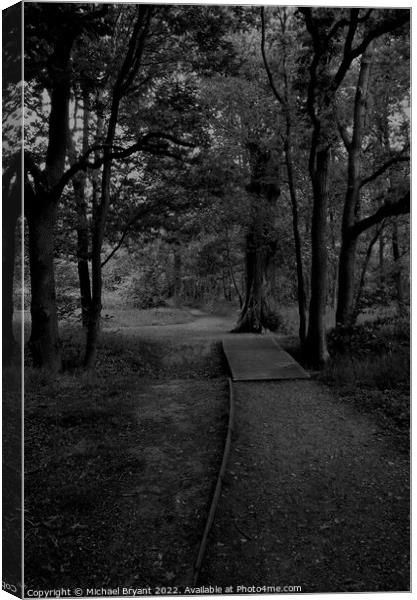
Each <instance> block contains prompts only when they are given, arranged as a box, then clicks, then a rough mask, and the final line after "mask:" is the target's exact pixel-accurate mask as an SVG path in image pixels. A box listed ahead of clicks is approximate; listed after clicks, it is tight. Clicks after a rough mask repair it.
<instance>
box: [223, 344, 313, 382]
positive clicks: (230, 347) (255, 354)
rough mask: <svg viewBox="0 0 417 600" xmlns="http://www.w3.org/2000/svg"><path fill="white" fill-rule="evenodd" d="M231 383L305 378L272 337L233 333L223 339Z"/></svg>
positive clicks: (302, 372) (305, 375) (306, 376)
mask: <svg viewBox="0 0 417 600" xmlns="http://www.w3.org/2000/svg"><path fill="white" fill-rule="evenodd" d="M223 350H224V353H225V355H226V359H227V362H228V363H229V368H230V372H231V375H232V379H233V381H260V380H268V379H270V380H271V379H272V380H277V379H308V378H309V375H308V373H307V372H306V371H305V370H304V369H303V368H302V367H301V366H300V365H299V364H298V363H297V362H296V361H295V360H294V359H293V358H292V356H290V355H289V354H288V352H285V350H283V349H282V348H281V347H280V346H279V345H278V342H277V341H276V340H275V338H274V337H272V336H265V335H250V334H234V335H233V337H227V338H224V339H223Z"/></svg>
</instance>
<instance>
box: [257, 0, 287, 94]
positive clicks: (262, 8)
mask: <svg viewBox="0 0 417 600" xmlns="http://www.w3.org/2000/svg"><path fill="white" fill-rule="evenodd" d="M261 35H262V38H261V52H262V58H263V61H264V65H265V71H266V74H267V76H268V81H269V85H270V87H271V90H272V92H273V94H274V96H275V98H276V99H277V100H278V102H279V103H280V104H281V105H282V106H285V104H286V103H285V102H284V99H283V97H282V96H281V94H280V93H279V91H278V89H277V87H276V85H275V82H274V78H273V76H272V72H271V69H270V66H269V64H268V60H267V58H266V52H265V10H264V7H263V6H261Z"/></svg>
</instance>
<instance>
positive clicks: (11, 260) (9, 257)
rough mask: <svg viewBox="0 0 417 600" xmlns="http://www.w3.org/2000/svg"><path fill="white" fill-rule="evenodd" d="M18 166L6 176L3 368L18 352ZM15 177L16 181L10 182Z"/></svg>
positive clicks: (19, 179) (4, 190)
mask: <svg viewBox="0 0 417 600" xmlns="http://www.w3.org/2000/svg"><path fill="white" fill-rule="evenodd" d="M19 171H20V169H19V166H17V169H16V170H14V169H13V172H10V173H9V174H7V173H5V175H4V176H3V210H2V216H3V222H2V232H3V240H2V248H3V255H2V285H3V296H2V298H3V302H2V324H3V366H6V365H10V364H11V362H12V357H13V354H14V351H15V349H16V346H17V344H16V340H15V338H14V334H13V282H14V266H15V238H16V224H17V220H18V217H19V215H20V212H21V173H20V172H19ZM13 175H16V182H15V183H14V184H11V183H10V180H11V179H12V176H13Z"/></svg>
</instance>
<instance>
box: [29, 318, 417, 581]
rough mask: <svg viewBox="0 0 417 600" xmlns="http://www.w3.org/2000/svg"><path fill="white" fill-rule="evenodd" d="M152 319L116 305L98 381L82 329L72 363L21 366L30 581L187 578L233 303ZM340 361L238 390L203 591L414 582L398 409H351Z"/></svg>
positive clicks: (210, 481) (212, 448) (209, 469)
mask: <svg viewBox="0 0 417 600" xmlns="http://www.w3.org/2000/svg"><path fill="white" fill-rule="evenodd" d="M110 312H111V311H109V313H110ZM146 313H147V314H143V312H141V311H136V313H135V315H134V316H135V318H133V316H132V315H126V314H124V313H123V311H119V312H118V311H116V310H114V311H113V312H112V313H111V314H109V318H108V320H107V321H106V324H105V327H104V330H103V335H102V347H101V350H100V354H99V356H100V360H99V365H98V369H97V376H96V378H95V379H91V378H86V377H85V376H84V375H83V374H82V371H81V369H80V368H79V366H78V363H79V356H80V349H81V344H82V338H81V336H80V334H79V331H78V329H76V328H74V327H72V326H71V327H67V329H66V330H63V341H64V355H65V357H66V368H67V370H66V372H65V373H64V374H63V375H61V376H59V377H58V378H56V379H55V380H51V378H50V377H48V376H47V375H46V374H39V373H36V372H34V371H32V370H31V369H27V383H26V391H27V399H26V411H25V418H26V431H25V433H26V462H25V465H26V471H27V477H26V485H25V491H26V509H27V513H26V544H27V548H28V552H27V554H26V577H27V580H28V581H27V583H28V585H29V586H30V587H32V588H37V589H49V588H52V587H61V586H64V587H66V586H68V587H71V588H75V587H79V588H84V589H85V588H87V587H102V586H104V587H117V586H120V587H129V586H133V587H144V586H147V585H149V586H151V587H152V588H153V589H154V590H156V588H157V587H158V586H160V587H165V588H169V587H171V588H175V587H177V586H178V587H179V588H181V587H182V586H184V585H187V584H190V582H191V575H192V567H193V563H194V561H195V558H196V555H197V551H198V545H199V542H200V539H201V535H202V531H203V528H204V525H205V518H206V516H207V510H208V507H209V503H210V501H211V496H212V493H213V489H214V485H215V481H216V476H217V472H218V468H219V465H220V460H221V455H222V451H223V444H224V436H225V431H226V426H227V418H228V391H227V380H226V377H225V375H226V369H225V365H224V362H223V358H222V353H221V346H220V340H221V338H222V337H223V336H224V335H225V334H226V335H227V331H229V330H230V328H231V326H232V324H233V320H234V315H225V316H216V315H211V314H206V313H204V312H202V311H199V310H197V309H195V310H192V309H191V310H188V309H184V310H183V311H178V310H175V309H173V310H168V309H156V310H154V311H146ZM282 341H283V342H284V343H287V344H288V343H290V340H289V339H288V338H283V339H282ZM335 372H336V371H335V370H333V371H332V373H330V371H328V372H327V375H326V374H325V375H323V378H324V379H326V377H327V381H326V383H323V382H320V381H299V382H263V383H239V384H234V385H235V389H236V404H237V413H236V426H235V434H234V440H233V446H232V454H231V457H230V461H229V465H228V471H227V477H226V481H225V485H224V488H223V495H222V498H221V500H220V503H219V507H218V512H217V516H216V522H215V526H214V528H213V530H212V534H211V535H210V538H209V545H208V550H207V556H206V560H205V562H204V564H203V570H202V572H201V577H200V580H199V584H200V585H202V584H211V585H219V586H223V587H225V586H227V585H231V586H233V587H234V591H236V586H237V585H246V586H251V585H260V586H263V585H275V586H278V585H281V586H284V585H294V586H295V585H298V586H301V587H302V591H304V592H319V591H321V592H323V591H376V590H405V589H408V566H407V565H408V551H409V545H408V529H407V527H408V501H409V488H408V462H407V443H406V442H404V439H405V437H406V429H407V426H406V424H405V420H404V419H403V420H401V423H400V425H401V427H402V430H401V431H399V430H398V426H399V424H398V422H395V423H394V425H393V427H389V426H388V421H390V423H391V422H392V419H391V420H390V419H388V417H387V418H385V420H384V419H382V420H378V421H376V419H375V415H373V414H371V410H368V412H366V411H365V412H364V411H363V410H359V408H358V405H357V404H355V403H354V402H353V401H352V398H353V397H354V396H355V390H352V389H350V391H349V393H350V395H346V394H345V396H343V395H341V394H340V390H341V389H342V387H340V385H339V380H340V374H339V379H337V378H336V377H335ZM343 372H344V371H343ZM327 384H330V385H331V387H329V385H327ZM384 385H386V383H384ZM385 392H386V395H387V394H388V391H387V390H385ZM406 395H407V394H406V393H405V396H404V390H403V392H402V396H401V397H402V398H403V400H402V403H403V404H402V406H403V405H404V397H406ZM356 396H357V397H359V396H360V394H359V392H358V393H356ZM356 396H355V397H356ZM380 396H381V394H379V396H378V397H380ZM373 406H374V405H370V406H368V408H369V409H373ZM384 407H385V404H382V409H384ZM382 409H381V411H382V412H383V413H384V415H387V414H388V415H389V411H387V410H385V409H384V410H382ZM397 412H398V411H397Z"/></svg>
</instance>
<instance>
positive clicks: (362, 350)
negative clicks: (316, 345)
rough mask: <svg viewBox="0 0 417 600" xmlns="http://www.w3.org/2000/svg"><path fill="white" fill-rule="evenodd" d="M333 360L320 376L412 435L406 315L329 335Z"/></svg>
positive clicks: (360, 406) (382, 419)
mask: <svg viewBox="0 0 417 600" xmlns="http://www.w3.org/2000/svg"><path fill="white" fill-rule="evenodd" d="M328 347H329V352H330V356H331V359H330V361H329V362H328V364H327V366H326V368H325V370H324V371H322V373H321V374H320V375H319V379H320V380H321V381H323V382H325V383H326V384H328V385H330V386H333V387H335V388H337V390H338V391H339V393H340V394H341V395H342V396H343V397H345V398H346V399H348V400H349V401H351V402H353V403H354V405H355V406H356V408H358V409H359V410H362V411H365V412H367V413H371V414H373V415H375V417H376V418H377V419H378V421H379V422H380V423H383V425H384V426H386V427H388V428H389V429H393V430H395V431H396V432H398V433H401V434H408V431H409V420H410V328H409V322H408V321H406V320H401V319H398V318H397V319H392V318H391V319H377V320H376V321H373V322H365V323H363V324H360V325H355V326H353V327H345V328H338V329H334V330H332V331H331V332H329V334H328Z"/></svg>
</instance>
